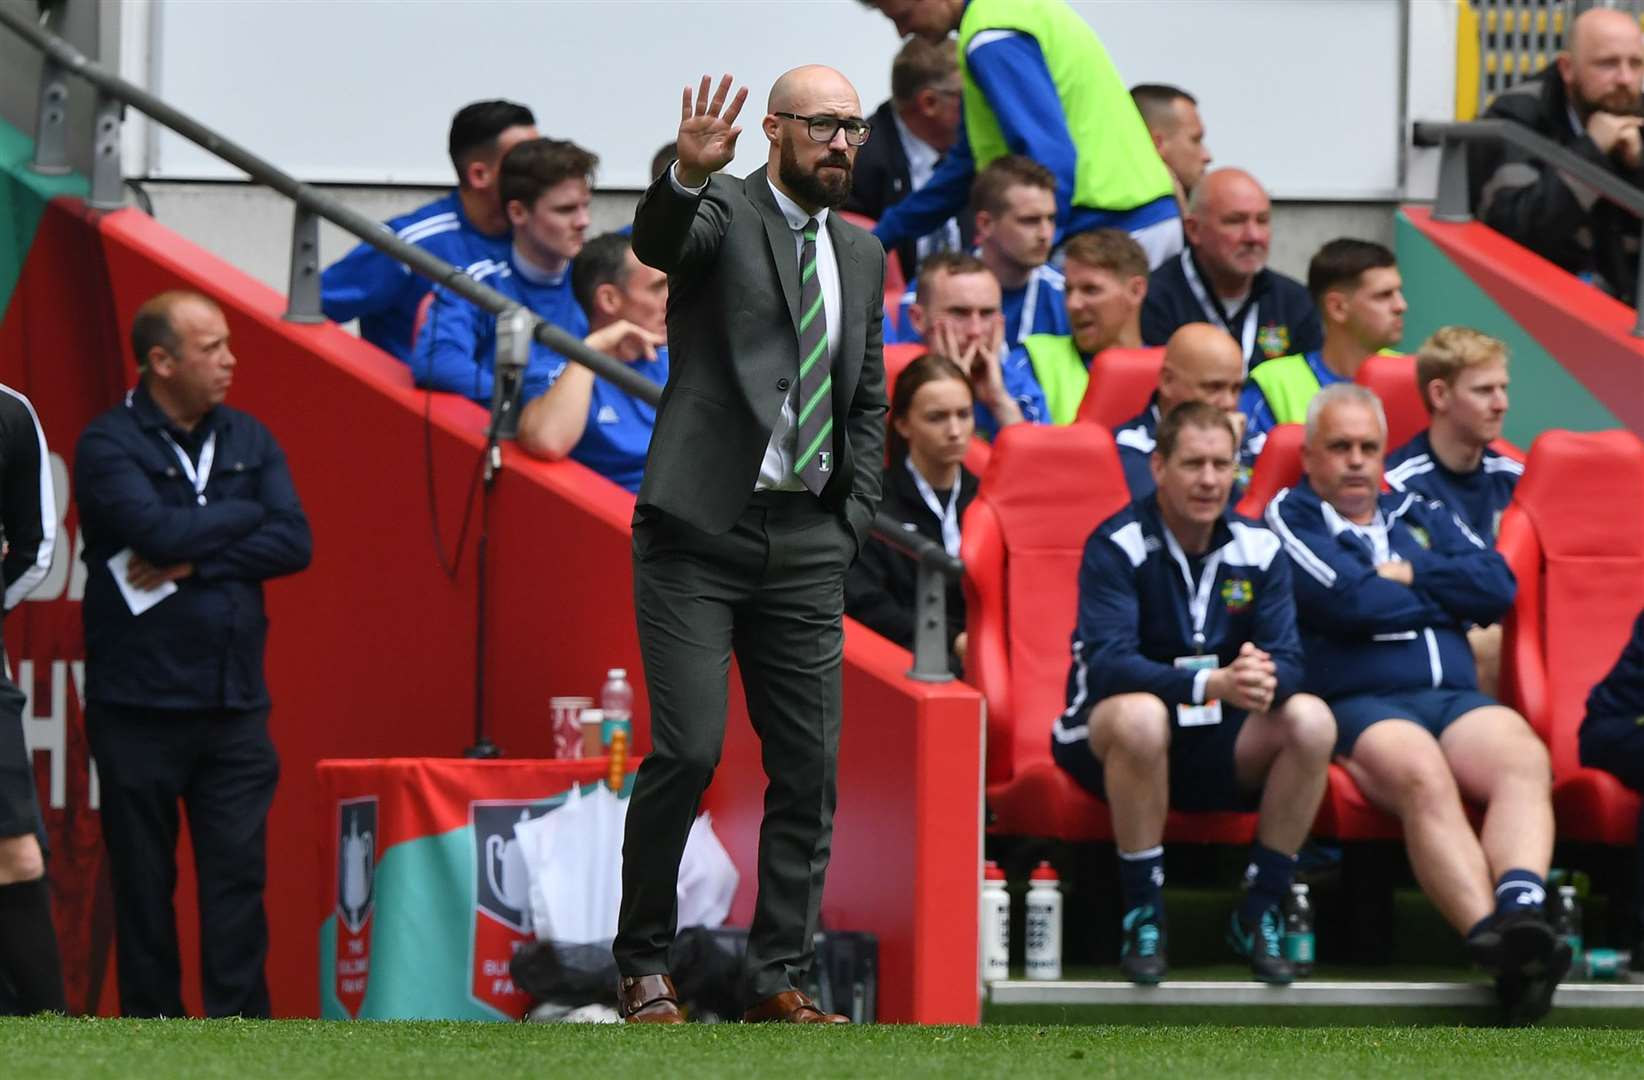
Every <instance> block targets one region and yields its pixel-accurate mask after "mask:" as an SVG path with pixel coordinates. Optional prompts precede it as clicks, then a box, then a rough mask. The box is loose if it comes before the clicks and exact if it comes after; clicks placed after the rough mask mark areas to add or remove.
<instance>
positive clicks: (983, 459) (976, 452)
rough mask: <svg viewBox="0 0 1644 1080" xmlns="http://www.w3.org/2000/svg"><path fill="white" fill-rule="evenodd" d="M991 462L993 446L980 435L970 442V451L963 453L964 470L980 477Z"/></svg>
mask: <svg viewBox="0 0 1644 1080" xmlns="http://www.w3.org/2000/svg"><path fill="white" fill-rule="evenodd" d="M992 461H993V446H992V444H991V443H989V442H988V441H987V440H986V439H984V438H982V437H981V436H980V435H977V436H975V437H973V438H972V439H971V440H970V449H969V450H966V451H965V468H967V469H969V470H970V471H971V472H973V473H975V474H976V475H977V476H981V475H982V474H983V473H985V472H987V471H988V464H989V463H990V462H992Z"/></svg>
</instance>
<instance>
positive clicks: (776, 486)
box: [668, 161, 844, 491]
mask: <svg viewBox="0 0 1644 1080" xmlns="http://www.w3.org/2000/svg"><path fill="white" fill-rule="evenodd" d="M668 177H669V179H670V180H671V181H672V182H673V185H674V190H675V191H678V192H681V193H682V194H686V195H700V194H702V191H703V189H704V188H706V187H707V186H708V185H707V184H703V185H702V187H699V188H688V187H686V186H685V185H684V184H681V183H680V182H679V163H678V162H677V161H676V162H674V164H673V167H672V168H671V169H669V171H668ZM765 182H766V183H767V184H770V187H771V194H772V195H774V196H776V205H777V207H778V208H779V209H780V210H781V211H782V216H783V217H784V218H785V219H787V222H788V228H789V229H791V230H793V255H794V266H795V268H796V270H797V267H798V265H799V253H800V251H801V250H802V249H803V248H804V246H805V222H807V221H809V220H810V217H811V216H810V215H809V214H807V213H805V211H804V210H803V209H801V208H800V206H799V204H798V203H796V202H794V201H793V200H792V199H790V198H788V196H786V195H785V194H783V193H782V191H781V189H779V188H778V187H777V186H776V185H775V184H772V183H771V181H770V177H768V176H767V177H766V178H765ZM816 225H817V229H816V277H817V280H818V281H819V282H820V283H821V285H822V314H823V317H824V318H826V319H827V324H828V366H829V367H832V366H833V362H834V359H835V358H836V357H837V356H838V355H839V335H840V319H839V312H840V299H839V262H838V260H837V259H835V258H834V254H833V240H832V238H831V237H829V236H828V211H827V209H826V208H824V209H822V210H819V211H818V212H817V214H816ZM796 276H797V273H796ZM772 284H773V285H775V286H776V287H777V288H781V285H780V284H779V283H776V282H773V283H772ZM798 340H799V331H798V330H797V329H795V330H794V341H795V355H798V348H797V344H798ZM790 378H791V379H792V385H790V386H789V388H788V396H787V397H786V398H784V399H783V400H782V413H781V415H780V416H778V417H777V418H776V427H775V428H773V429H772V431H771V441H770V442H769V443H767V444H766V446H765V459H764V460H763V461H762V462H760V465H759V481H758V482H757V483H755V484H754V490H755V491H804V490H805V482H804V481H803V480H801V479H800V478H799V477H798V476H796V475H794V471H793V463H794V458H795V457H797V456H798V448H797V447H796V446H795V445H794V444H795V442H796V441H797V440H798V432H797V431H796V430H795V424H794V419H795V417H796V416H797V415H798V414H797V410H795V408H794V400H795V399H796V398H797V397H798V396H799V369H798V368H797V367H795V368H794V371H793V375H792V376H791V377H790ZM843 422H844V418H843V417H838V416H836V417H834V423H835V424H836V425H837V424H841V423H843Z"/></svg>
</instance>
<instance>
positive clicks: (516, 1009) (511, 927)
mask: <svg viewBox="0 0 1644 1080" xmlns="http://www.w3.org/2000/svg"><path fill="white" fill-rule="evenodd" d="M548 809H549V807H547V806H546V805H544V804H543V803H542V802H541V801H540V800H537V801H519V800H510V801H493V800H480V801H475V802H471V803H469V804H468V820H469V824H470V831H471V832H472V835H473V837H474V935H473V953H472V956H473V967H474V970H473V988H472V993H473V996H474V999H475V1000H476V1001H479V1002H480V1003H481V1004H484V1005H489V1006H490V1007H491V1008H493V1009H496V1010H497V1011H498V1012H500V1013H503V1014H504V1015H507V1016H512V1017H516V1018H517V1017H520V1016H523V1015H524V1014H525V1010H526V1009H527V1008H528V1007H529V1005H530V1001H529V998H528V997H527V995H526V994H525V992H524V991H522V990H520V989H518V988H517V987H515V986H514V979H513V976H512V975H511V974H510V973H509V970H508V963H509V961H510V960H512V959H513V957H514V953H515V951H516V950H517V949H518V948H519V946H520V945H521V944H523V943H524V942H527V941H530V940H531V939H532V937H533V933H532V928H531V894H530V886H529V882H528V880H527V878H526V873H525V858H524V855H523V854H522V852H521V849H520V843H519V841H518V840H517V839H516V838H515V836H514V826H515V825H517V824H519V823H520V822H522V821H530V820H532V819H534V818H539V817H542V816H543V815H544V814H546V813H547V812H548Z"/></svg>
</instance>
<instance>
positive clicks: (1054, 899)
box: [1026, 862, 1062, 980]
mask: <svg viewBox="0 0 1644 1080" xmlns="http://www.w3.org/2000/svg"><path fill="white" fill-rule="evenodd" d="M1026 953H1027V977H1028V978H1030V979H1043V980H1053V979H1060V978H1061V977H1062V882H1061V879H1060V878H1058V877H1057V876H1056V871H1055V869H1054V868H1052V867H1051V865H1050V864H1049V863H1048V862H1041V863H1040V864H1039V866H1038V868H1037V869H1035V870H1034V871H1033V874H1032V876H1031V877H1029V878H1028V894H1027V942H1026Z"/></svg>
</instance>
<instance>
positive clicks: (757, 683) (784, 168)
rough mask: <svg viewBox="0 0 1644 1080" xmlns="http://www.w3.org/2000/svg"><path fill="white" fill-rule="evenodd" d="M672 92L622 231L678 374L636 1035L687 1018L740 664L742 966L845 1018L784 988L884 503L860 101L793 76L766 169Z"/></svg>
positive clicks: (806, 945) (725, 83) (664, 424)
mask: <svg viewBox="0 0 1644 1080" xmlns="http://www.w3.org/2000/svg"><path fill="white" fill-rule="evenodd" d="M711 89H713V88H712V86H711V83H710V80H709V79H708V78H707V77H706V76H704V77H703V79H702V84H701V86H700V87H698V89H697V94H696V97H695V99H694V100H693V98H692V94H691V91H690V89H689V88H687V89H686V90H685V94H684V101H683V104H682V107H681V120H680V125H679V142H678V150H677V153H678V160H676V161H675V162H674V164H673V166H672V168H670V169H669V170H668V171H667V172H666V173H664V174H663V175H662V176H661V177H659V178H658V179H657V181H656V182H655V183H654V184H652V186H651V188H650V190H649V191H647V192H646V193H645V196H644V198H643V199H642V200H641V201H640V204H639V209H638V210H637V212H636V213H635V217H634V234H633V242H634V254H635V255H637V256H638V257H639V259H640V260H641V261H642V262H644V263H646V264H648V265H650V266H653V267H656V268H657V269H659V270H665V271H667V273H668V287H669V297H668V342H669V348H670V351H671V353H672V364H673V368H672V371H671V373H670V375H669V379H668V385H667V387H666V388H665V390H664V391H663V395H662V403H661V405H660V406H658V408H657V420H656V431H655V434H654V435H653V436H652V438H651V449H650V456H649V458H648V460H647V462H646V468H645V480H644V483H643V484H642V485H641V487H640V491H639V501H638V505H637V508H636V510H635V513H634V605H635V609H636V613H637V617H638V621H639V640H640V651H641V654H642V656H643V658H644V661H645V679H646V684H647V686H648V688H649V690H650V700H651V741H652V750H651V752H650V753H649V754H647V755H646V757H645V761H644V763H643V764H642V765H641V766H640V769H639V774H638V776H637V777H636V779H635V782H634V793H633V797H632V799H631V801H630V805H629V808H628V826H627V837H626V839H625V841H624V844H623V867H622V910H621V915H620V918H619V922H618V928H617V937H616V943H615V948H614V951H615V954H616V960H617V967H618V969H619V970H620V972H621V980H620V983H619V987H618V998H619V1008H620V1011H621V1013H622V1015H623V1017H624V1018H625V1019H626V1020H628V1021H629V1022H650V1023H678V1022H681V1021H682V1020H683V1017H682V1015H681V1013H680V1010H679V1007H678V998H677V995H676V993H675V991H674V986H673V982H672V980H671V978H670V976H669V974H668V950H669V947H670V946H671V945H672V943H673V938H674V933H675V930H676V929H677V927H676V920H677V909H676V900H675V894H676V886H677V878H678V871H679V860H680V855H681V853H682V852H683V851H684V848H685V838H686V836H687V834H688V833H689V831H690V827H691V822H692V820H693V819H694V818H695V816H696V813H697V808H698V805H699V803H700V802H701V799H702V793H703V792H704V791H705V790H706V789H707V787H708V782H709V780H710V779H712V777H713V772H714V767H715V766H716V765H717V764H718V762H719V755H720V748H721V745H722V743H723V741H724V734H725V713H726V705H727V679H728V676H729V670H730V659H731V655H732V654H733V653H734V654H735V655H736V658H737V663H738V666H739V668H740V670H741V672H742V684H743V689H744V691H745V693H746V695H747V702H748V713H749V716H750V718H751V719H752V722H753V726H754V730H755V731H756V732H757V733H758V734H759V737H760V741H761V745H762V757H763V761H764V766H765V775H766V777H767V779H768V781H769V783H768V786H767V788H766V791H765V818H764V823H763V825H762V827H761V830H760V835H759V896H758V901H757V903H756V906H755V909H754V919H753V926H752V928H751V929H750V931H749V935H748V952H747V959H746V966H745V979H746V995H747V1000H748V1002H749V1008H748V1011H747V1013H746V1014H744V1017H743V1018H744V1019H745V1020H749V1021H764V1020H775V1021H787V1022H794V1023H843V1022H844V1021H845V1018H844V1017H843V1016H837V1015H833V1014H828V1013H824V1012H822V1011H821V1010H820V1009H819V1008H817V1006H816V1005H815V1003H814V1002H812V1001H811V1000H810V998H808V997H807V996H806V995H805V994H804V993H802V992H801V991H800V990H799V989H798V987H799V986H800V985H801V984H802V983H803V981H804V979H805V977H806V975H807V974H808V973H809V971H810V967H811V964H812V962H813V959H814V956H813V952H814V950H813V948H812V940H813V938H814V936H815V933H816V930H817V923H818V912H819V910H820V907H821V902H822V884H823V878H824V876H825V875H826V872H827V866H828V854H829V850H830V845H831V841H832V834H833V810H834V801H835V791H834V772H835V762H836V758H837V756H838V748H839V722H840V699H841V693H840V661H841V657H842V654H843V645H844V631H843V618H844V580H845V571H846V569H847V568H848V567H849V565H850V563H851V562H852V561H853V560H854V559H855V558H856V553H857V551H858V549H859V548H860V547H861V545H862V542H863V540H864V539H866V536H867V532H868V529H869V527H870V525H871V523H872V521H873V517H874V513H875V510H876V508H877V506H878V503H879V494H880V472H881V464H882V460H883V452H884V438H885V375H884V363H883V359H882V357H881V349H880V334H881V326H882V320H883V309H884V301H883V295H884V279H885V255H884V251H883V249H882V248H881V247H880V246H879V242H878V241H877V240H875V239H874V238H873V237H872V236H871V235H870V234H868V233H867V232H865V231H863V230H861V229H858V228H857V227H856V226H854V225H851V224H849V223H848V222H846V221H843V220H842V219H841V218H840V217H839V215H838V214H836V213H830V212H829V211H830V208H832V207H836V206H839V205H842V204H843V203H844V201H845V199H846V198H847V196H848V195H849V193H850V180H851V170H852V168H853V166H854V164H855V159H856V150H857V148H858V147H859V146H860V145H861V144H862V143H863V142H864V141H865V140H866V138H867V136H868V125H867V123H866V121H864V120H863V119H862V109H861V103H860V101H859V100H858V98H857V95H856V91H855V89H853V88H852V86H851V84H850V83H849V82H848V81H847V80H846V79H845V77H844V76H843V75H840V74H839V73H838V72H837V71H833V70H832V69H829V68H824V67H803V68H797V69H795V70H793V71H790V72H788V73H787V74H786V75H784V76H782V77H781V78H780V79H778V80H777V82H776V84H775V85H774V86H773V87H772V88H771V94H770V101H769V107H768V112H767V114H766V116H765V118H764V119H763V121H762V122H761V125H760V127H761V131H762V132H763V134H764V135H765V137H766V139H767V140H769V142H770V155H769V160H768V162H767V163H766V165H765V167H764V168H761V169H760V170H758V171H757V172H754V173H752V174H750V175H749V176H747V177H745V178H742V179H734V178H730V177H726V176H722V175H717V174H718V173H719V170H721V169H723V168H724V167H725V166H726V165H728V164H730V162H731V160H732V159H733V158H734V157H735V153H736V139H737V135H738V134H739V133H740V131H741V129H740V128H738V127H737V126H736V117H737V114H738V113H739V112H740V111H741V108H742V104H743V102H744V101H745V100H746V98H747V93H748V91H747V89H746V88H743V89H741V90H739V91H738V92H737V93H736V95H735V96H734V98H731V99H730V101H729V103H728V104H727V100H726V99H727V97H728V96H729V94H730V90H731V79H730V76H726V77H725V78H724V79H722V80H721V81H720V83H719V86H718V88H717V91H716V92H714V93H713V95H712V97H711V99H710V90H711Z"/></svg>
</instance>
